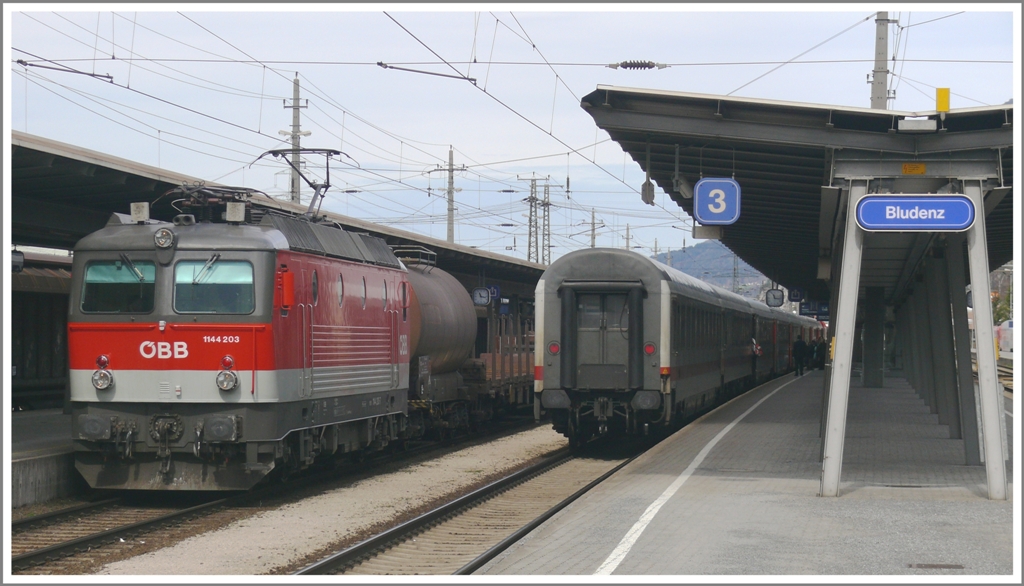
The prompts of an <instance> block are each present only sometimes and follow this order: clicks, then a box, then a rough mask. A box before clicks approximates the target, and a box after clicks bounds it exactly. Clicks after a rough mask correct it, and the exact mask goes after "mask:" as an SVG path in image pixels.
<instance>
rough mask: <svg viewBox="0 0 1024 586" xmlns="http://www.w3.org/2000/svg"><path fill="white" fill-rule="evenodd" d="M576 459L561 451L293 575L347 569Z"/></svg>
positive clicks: (567, 450) (564, 450)
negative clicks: (378, 551) (461, 510)
mask: <svg viewBox="0 0 1024 586" xmlns="http://www.w3.org/2000/svg"><path fill="white" fill-rule="evenodd" d="M573 457H574V455H573V454H572V452H571V451H570V450H569V449H568V448H563V449H561V450H558V451H557V452H555V453H554V455H552V456H550V457H549V458H547V459H545V460H544V461H542V462H539V463H537V464H534V465H533V466H530V467H528V468H524V469H522V470H520V471H519V472H516V473H514V474H511V475H509V476H506V477H505V478H502V479H500V480H496V481H495V482H492V483H491V484H488V485H487V486H484V487H482V488H478V489H477V490H474V491H473V492H471V493H469V494H467V495H464V496H461V497H459V498H457V499H455V500H453V501H451V502H449V503H447V504H445V505H442V506H440V507H438V508H436V509H434V510H432V511H429V512H427V513H424V514H423V515H420V516H419V517H416V518H415V519H411V520H409V521H406V522H405V523H402V524H400V525H397V526H395V527H392V528H391V529H388V530H387V531H384V532H383V533H380V534H378V535H376V536H374V537H371V538H369V539H366V540H364V541H362V542H360V543H357V544H355V545H353V546H352V547H349V548H347V549H344V550H342V551H340V552H338V553H335V554H333V555H330V556H328V557H326V558H324V559H323V560H320V561H319V562H316V563H314V564H311V565H309V566H306V567H305V568H302V569H300V570H298V571H296V572H294V573H293V574H292V575H295V576H301V575H316V574H327V573H330V572H331V571H333V570H336V569H338V568H343V567H345V566H347V565H350V564H352V563H354V562H356V561H358V560H359V559H361V558H363V557H365V556H367V555H369V554H371V553H373V552H374V551H377V550H382V549H386V548H387V546H388V545H389V544H390V543H392V542H396V541H402V540H403V539H404V538H405V537H407V536H409V535H412V534H415V533H416V532H418V531H419V530H420V529H424V528H426V527H428V526H430V525H431V524H433V523H435V522H437V521H440V520H442V519H444V518H445V517H447V516H449V515H452V514H454V513H456V512H457V511H458V510H459V509H462V508H466V507H470V506H472V505H475V504H477V503H478V502H480V501H483V500H485V499H486V498H488V497H490V496H492V495H494V494H496V493H498V492H501V491H502V490H504V489H506V488H510V487H511V486H513V485H515V484H520V483H522V482H525V481H526V480H528V479H529V478H530V477H532V476H535V475H537V474H540V473H542V472H545V471H546V470H548V469H549V468H553V467H555V466H558V465H559V464H562V463H564V462H566V461H568V460H569V459H571V458H573Z"/></svg>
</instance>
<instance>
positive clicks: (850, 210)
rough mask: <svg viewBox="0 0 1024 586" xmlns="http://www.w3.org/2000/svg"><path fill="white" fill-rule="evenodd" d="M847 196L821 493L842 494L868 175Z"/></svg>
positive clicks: (854, 185) (855, 184)
mask: <svg viewBox="0 0 1024 586" xmlns="http://www.w3.org/2000/svg"><path fill="white" fill-rule="evenodd" d="M850 183H851V186H850V195H849V197H848V198H847V202H848V205H847V208H846V229H845V235H844V237H843V252H842V254H843V260H842V264H841V267H842V268H841V271H840V273H839V303H838V305H837V306H834V307H833V308H832V313H833V315H835V316H836V317H835V334H834V335H835V338H834V340H833V348H834V356H833V358H832V372H831V377H830V381H829V388H830V393H829V400H828V414H827V419H826V422H825V438H824V457H823V458H822V464H821V468H822V472H821V493H820V494H821V496H839V476H840V473H841V472H842V467H843V440H844V439H845V437H846V409H847V406H848V399H849V396H850V375H851V373H852V370H853V330H854V326H855V325H856V321H857V319H856V318H857V294H858V292H859V290H860V261H861V255H862V254H863V249H864V232H863V231H861V229H860V228H859V227H858V226H857V220H856V213H857V202H859V201H860V198H862V197H864V195H866V194H867V192H868V179H866V178H865V179H852V180H851V181H850Z"/></svg>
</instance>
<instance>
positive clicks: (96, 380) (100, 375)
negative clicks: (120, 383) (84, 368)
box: [92, 369, 114, 391]
mask: <svg viewBox="0 0 1024 586" xmlns="http://www.w3.org/2000/svg"><path fill="white" fill-rule="evenodd" d="M113 385H114V375H112V374H110V371H109V370H103V369H100V370H97V371H96V372H94V373H92V386H94V387H96V390H99V391H103V390H106V389H109V388H110V387H112V386H113Z"/></svg>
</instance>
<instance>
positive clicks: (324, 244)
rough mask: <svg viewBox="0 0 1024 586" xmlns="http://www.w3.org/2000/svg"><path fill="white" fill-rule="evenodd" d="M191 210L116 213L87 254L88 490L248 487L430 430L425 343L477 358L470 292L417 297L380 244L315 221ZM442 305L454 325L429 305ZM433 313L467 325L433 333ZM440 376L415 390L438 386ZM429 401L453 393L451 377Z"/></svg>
mask: <svg viewBox="0 0 1024 586" xmlns="http://www.w3.org/2000/svg"><path fill="white" fill-rule="evenodd" d="M182 203H184V204H185V206H186V207H187V208H188V209H186V210H185V211H190V212H195V213H192V214H182V215H179V216H178V217H176V218H175V221H174V222H173V224H168V223H164V222H155V221H152V220H148V219H146V217H145V215H148V214H145V215H142V216H138V217H134V218H133V219H128V218H127V217H126V216H123V215H115V216H114V217H112V219H111V221H110V222H109V223H108V225H107V227H105V228H104V229H102V230H99V231H98V232H95V233H93V234H91V235H89V236H87V237H85V238H83V239H82V240H81V241H80V242H79V243H78V245H77V246H76V247H75V253H74V266H73V271H72V274H73V281H72V290H71V295H70V311H69V318H68V345H69V348H70V388H71V409H72V420H73V423H72V425H73V429H72V433H73V437H74V439H75V440H76V442H75V443H76V454H75V461H76V467H77V469H78V470H79V472H81V474H82V475H83V476H84V478H85V479H86V481H87V482H88V483H89V484H90V485H91V486H93V487H95V488H118V489H157V490H244V489H248V488H250V487H252V486H253V485H255V484H256V483H258V482H260V481H261V480H263V479H264V478H266V477H267V475H268V474H269V473H270V472H271V471H272V470H275V469H283V470H284V471H286V472H287V471H293V470H298V469H301V468H303V467H305V466H307V465H309V464H310V463H312V462H313V461H314V459H316V458H317V457H319V456H329V455H332V454H338V453H347V452H357V451H361V450H372V449H379V448H382V447H383V446H385V445H387V444H388V443H389V442H393V441H396V440H403V439H409V438H413V437H417V436H419V435H421V434H422V433H423V432H424V427H425V424H424V421H423V418H422V417H417V418H410V417H408V416H407V414H408V401H409V382H410V363H413V364H417V363H418V362H422V360H418V358H419V356H420V355H423V354H425V352H423V351H420V352H419V353H417V345H418V344H422V345H423V347H429V352H430V353H431V354H432V355H433V356H438V357H441V356H443V355H445V354H446V353H449V354H451V356H452V358H451V360H452V361H454V362H460V361H461V360H464V359H465V358H466V357H468V355H469V352H470V350H471V348H472V344H473V338H474V336H475V315H474V314H473V305H472V301H471V300H470V298H469V295H468V293H467V292H466V291H465V289H463V288H461V287H458V288H457V289H458V291H459V292H461V298H460V297H459V295H458V293H451V292H449V291H447V290H446V289H444V288H443V287H442V289H441V290H440V292H438V291H432V290H430V289H431V285H430V282H431V279H426V280H425V279H424V278H420V277H417V279H418V280H420V281H423V282H424V283H425V284H424V285H422V287H423V290H421V291H420V292H419V293H420V294H419V295H418V296H417V295H415V294H414V292H413V290H412V287H411V285H410V281H409V276H410V274H411V273H410V270H409V269H407V268H406V267H405V266H404V265H403V264H402V263H401V262H400V261H399V260H398V259H397V258H396V257H395V255H394V253H393V252H392V250H391V249H390V248H389V247H388V246H387V245H386V243H385V242H384V241H383V240H381V239H379V238H376V237H372V236H369V235H366V234H355V233H351V232H347V231H345V230H342V229H341V228H340V227H338V226H336V225H325V224H321V223H316V222H314V221H311V220H310V219H309V218H308V217H295V216H288V215H276V214H274V213H265V214H263V215H262V217H260V218H259V221H254V218H253V210H252V209H251V206H250V205H249V202H248V197H247V195H246V194H245V193H244V192H239V191H233V190H218V189H212V188H205V189H201V190H195V189H193V190H189V191H188V192H187V194H186V198H185V199H184V201H183V202H182ZM134 208H135V206H134V205H133V212H134V211H135V209H134ZM197 216H198V221H197ZM211 220H219V221H211ZM416 272H417V273H421V272H423V271H416ZM430 273H431V274H432V275H433V277H432V281H433V282H438V281H443V282H447V283H448V286H449V288H450V282H451V281H454V282H455V283H456V285H458V283H457V281H455V279H454V278H452V277H451V276H450V275H447V274H446V273H444V272H443V271H440V270H439V269H434V270H433V271H430ZM445 277H447V279H448V280H450V281H445ZM437 297H443V298H444V303H445V304H446V306H451V307H447V308H446V311H447V313H443V314H441V313H438V311H436V310H433V309H432V310H429V311H427V310H424V309H423V308H421V303H420V298H427V299H428V300H429V299H432V298H437ZM467 312H468V314H467ZM424 313H427V314H430V315H434V316H442V317H438V318H437V319H448V321H449V322H450V321H451V319H449V318H446V317H444V316H448V315H454V314H458V315H462V316H466V315H468V317H464V318H462V321H463V322H465V321H466V320H469V324H470V325H469V326H467V327H465V328H461V329H459V328H455V330H457V333H455V334H452V329H450V328H449V329H445V328H441V330H444V331H443V332H440V331H436V328H435V331H434V332H433V334H430V333H421V332H422V331H423V330H425V329H429V328H424V327H422V319H423V318H422V314H424ZM414 330H416V331H414ZM462 330H465V331H462ZM442 333H443V336H442ZM438 336H442V337H441V338H438ZM444 336H447V338H445V337H444ZM417 338H418V339H417ZM441 361H442V362H443V359H442V360H441ZM431 362H432V361H431V360H430V359H429V358H428V359H427V360H426V361H425V364H426V368H427V369H426V371H425V372H415V373H412V374H413V378H414V379H417V378H419V379H423V378H424V376H425V378H426V379H427V380H428V381H429V379H430V378H431V377H430V373H431V371H430V364H431ZM433 362H435V363H436V362H437V361H436V360H435V361H433ZM454 384H456V386H457V385H458V381H456V382H455V383H454ZM419 387H420V388H421V389H422V393H423V394H424V395H425V394H426V393H428V392H431V393H435V392H436V393H439V394H444V389H445V385H444V376H443V375H441V374H439V375H438V380H437V381H436V382H435V383H433V384H432V385H426V384H424V383H419ZM414 398H415V396H414ZM410 422H412V423H410Z"/></svg>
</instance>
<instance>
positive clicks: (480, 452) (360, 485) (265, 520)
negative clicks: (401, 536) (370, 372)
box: [97, 426, 567, 575]
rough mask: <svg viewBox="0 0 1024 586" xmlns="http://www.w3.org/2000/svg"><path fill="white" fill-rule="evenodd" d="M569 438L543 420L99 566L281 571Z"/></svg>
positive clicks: (186, 571) (138, 571)
mask: <svg viewBox="0 0 1024 586" xmlns="http://www.w3.org/2000/svg"><path fill="white" fill-rule="evenodd" d="M566 445H567V442H566V439H565V438H564V437H562V436H561V435H559V434H557V433H555V432H554V431H553V430H552V429H551V427H550V426H540V427H537V428H534V429H531V430H528V431H524V432H520V433H516V434H513V435H509V436H506V437H503V438H500V439H497V440H494V441H491V442H487V443H483V444H479V445H474V446H470V447H467V448H463V449H460V450H458V451H453V452H452V453H449V454H447V455H444V456H442V457H438V458H432V459H429V460H426V461H422V462H419V463H416V464H410V465H407V466H402V467H399V468H397V469H394V470H392V471H389V472H382V473H377V474H373V475H370V476H367V477H365V478H361V479H359V480H356V481H354V482H352V483H349V484H347V485H345V486H342V487H340V488H332V489H329V490H325V491H324V492H322V493H320V494H318V495H316V496H313V497H310V498H306V499H303V500H301V501H299V502H294V503H290V504H287V505H285V506H283V507H280V508H277V509H274V510H270V511H262V512H260V513H258V514H256V515H253V516H250V517H247V518H245V519H242V520H239V521H236V522H234V523H231V524H230V525H228V526H226V527H224V528H221V529H218V530H216V531H212V532H209V533H204V534H202V535H198V536H195V537H190V538H188V539H186V540H184V541H181V542H179V543H177V544H176V545H173V546H171V547H167V548H164V549H161V550H158V551H153V552H150V553H146V554H143V555H140V556H136V557H133V558H130V559H126V560H121V561H117V562H113V563H110V564H107V565H105V566H103V567H102V568H101V569H100V570H99V571H98V572H97V573H98V574H106V575H197V574H210V575H239V574H240V575H258V574H280V573H284V572H287V571H291V570H293V569H297V568H298V567H302V566H304V565H306V564H308V563H312V562H313V561H316V559H317V556H318V555H320V553H321V552H323V553H324V554H326V553H327V552H328V550H329V549H330V548H332V547H336V546H338V545H340V544H345V543H346V542H353V543H354V542H357V541H359V540H361V539H363V538H365V537H366V536H368V535H369V533H371V532H372V531H374V530H376V529H378V528H382V527H383V525H384V524H386V523H389V522H392V521H395V520H404V517H409V516H412V514H413V513H419V512H420V510H421V509H424V508H425V507H427V505H431V504H432V503H433V501H440V500H441V499H443V498H444V497H446V496H447V495H451V494H452V493H456V492H459V491H464V490H465V489H467V488H471V487H476V486H479V485H481V484H485V483H486V482H489V481H490V480H492V479H494V478H495V477H497V476H500V475H501V474H502V473H504V472H507V471H510V470H512V469H516V468H520V467H522V466H524V465H526V464H527V463H529V462H532V461H534V460H536V459H537V458H540V457H542V456H544V455H545V454H547V453H550V452H552V451H555V450H558V449H560V448H563V447H565V446H566ZM438 504H440V503H438ZM427 508H429V507H427Z"/></svg>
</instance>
